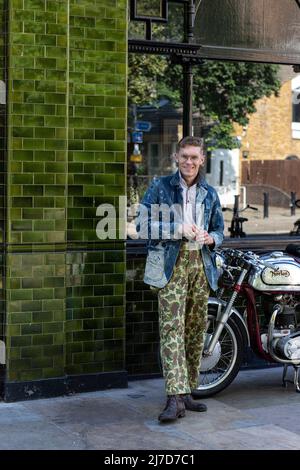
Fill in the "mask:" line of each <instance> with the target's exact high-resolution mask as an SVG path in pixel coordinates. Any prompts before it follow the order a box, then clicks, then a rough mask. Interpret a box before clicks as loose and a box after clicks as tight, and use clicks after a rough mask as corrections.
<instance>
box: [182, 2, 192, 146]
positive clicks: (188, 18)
mask: <svg viewBox="0 0 300 470" xmlns="http://www.w3.org/2000/svg"><path fill="white" fill-rule="evenodd" d="M184 10H185V11H184V13H185V15H184V19H185V24H184V35H185V37H184V40H185V42H187V43H189V44H192V43H193V38H194V19H195V6H194V0H189V2H188V4H185V5H184ZM182 69H183V93H182V94H183V137H186V136H188V135H192V134H193V66H192V63H191V61H189V60H188V59H187V61H186V62H184V61H183V64H182Z"/></svg>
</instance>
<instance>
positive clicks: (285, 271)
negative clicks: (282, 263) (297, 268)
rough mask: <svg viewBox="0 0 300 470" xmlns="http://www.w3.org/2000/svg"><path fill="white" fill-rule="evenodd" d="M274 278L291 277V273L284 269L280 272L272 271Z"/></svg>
mask: <svg viewBox="0 0 300 470" xmlns="http://www.w3.org/2000/svg"><path fill="white" fill-rule="evenodd" d="M271 274H272V277H278V276H283V277H289V276H290V275H291V273H290V272H289V271H287V270H284V269H279V270H278V271H271Z"/></svg>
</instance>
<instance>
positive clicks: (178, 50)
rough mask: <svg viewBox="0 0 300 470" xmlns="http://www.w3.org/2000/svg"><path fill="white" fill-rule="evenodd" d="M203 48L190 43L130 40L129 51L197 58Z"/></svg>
mask: <svg viewBox="0 0 300 470" xmlns="http://www.w3.org/2000/svg"><path fill="white" fill-rule="evenodd" d="M200 48H201V46H199V45H195V44H188V43H174V42H159V41H147V40H145V39H129V40H128V51H129V52H139V53H141V54H161V55H172V54H176V55H181V56H185V57H190V58H192V57H195V56H197V52H198V51H199V50H200Z"/></svg>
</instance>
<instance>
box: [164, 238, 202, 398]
mask: <svg viewBox="0 0 300 470" xmlns="http://www.w3.org/2000/svg"><path fill="white" fill-rule="evenodd" d="M188 248H189V247H188V243H185V242H182V244H181V248H180V252H179V255H178V258H177V261H176V264H175V267H174V271H173V274H172V277H171V279H170V281H169V282H168V284H167V285H166V286H165V287H164V288H162V289H160V290H159V291H158V305H159V331H160V352H161V358H162V366H163V374H164V378H165V388H166V393H167V395H175V394H180V393H190V392H191V390H192V389H194V388H196V387H197V385H198V380H199V371H200V361H201V355H202V349H203V340H204V333H205V330H206V322H207V303H208V297H209V284H208V281H207V279H206V275H205V272H204V266H203V262H202V256H201V252H200V250H189V249H188Z"/></svg>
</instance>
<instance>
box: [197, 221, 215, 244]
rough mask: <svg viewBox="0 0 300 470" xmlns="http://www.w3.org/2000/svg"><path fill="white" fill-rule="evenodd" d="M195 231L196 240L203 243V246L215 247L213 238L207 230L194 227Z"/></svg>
mask: <svg viewBox="0 0 300 470" xmlns="http://www.w3.org/2000/svg"><path fill="white" fill-rule="evenodd" d="M193 231H194V233H195V240H196V241H197V242H200V243H202V244H203V245H213V244H214V243H215V241H214V239H213V237H212V236H211V235H209V233H208V232H207V231H206V230H203V229H201V228H198V227H197V226H196V225H193Z"/></svg>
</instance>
